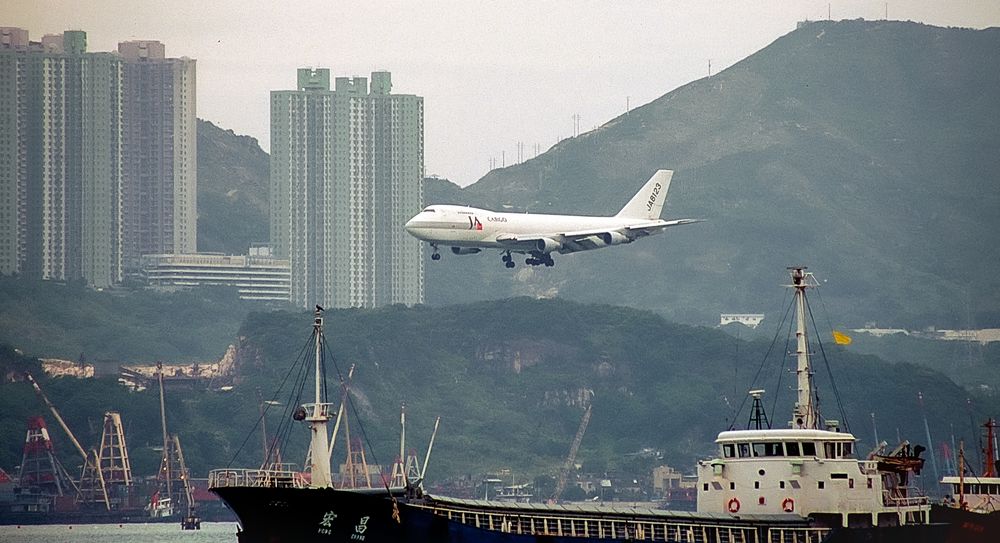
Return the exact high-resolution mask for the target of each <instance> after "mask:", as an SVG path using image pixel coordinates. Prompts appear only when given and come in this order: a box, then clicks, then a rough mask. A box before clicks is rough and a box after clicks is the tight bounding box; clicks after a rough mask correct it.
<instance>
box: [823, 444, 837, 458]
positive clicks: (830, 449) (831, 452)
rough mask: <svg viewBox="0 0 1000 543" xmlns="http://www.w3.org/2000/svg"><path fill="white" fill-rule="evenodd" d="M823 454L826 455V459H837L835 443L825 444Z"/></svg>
mask: <svg viewBox="0 0 1000 543" xmlns="http://www.w3.org/2000/svg"><path fill="white" fill-rule="evenodd" d="M823 453H824V454H825V457H826V458H836V457H837V449H836V447H835V446H834V444H833V443H824V444H823Z"/></svg>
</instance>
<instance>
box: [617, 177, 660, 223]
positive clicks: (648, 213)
mask: <svg viewBox="0 0 1000 543" xmlns="http://www.w3.org/2000/svg"><path fill="white" fill-rule="evenodd" d="M673 176H674V171H673V170H657V171H656V173H654V174H653V177H650V178H649V181H646V184H645V185H643V187H642V189H640V190H639V192H637V193H635V196H633V197H632V199H631V200H629V201H628V203H627V204H625V207H623V208H622V210H621V211H619V212H618V214H617V215H615V217H622V218H627V219H649V220H656V219H659V218H660V212H661V211H663V203H664V202H666V201H667V189H669V188H670V179H671V178H672V177H673Z"/></svg>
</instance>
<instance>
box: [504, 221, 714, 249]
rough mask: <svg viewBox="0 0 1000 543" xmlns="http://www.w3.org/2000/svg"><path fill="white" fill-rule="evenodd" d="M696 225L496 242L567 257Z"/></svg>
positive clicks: (657, 224) (651, 225) (507, 237)
mask: <svg viewBox="0 0 1000 543" xmlns="http://www.w3.org/2000/svg"><path fill="white" fill-rule="evenodd" d="M695 222H701V220H699V219H676V220H672V221H664V220H656V221H649V222H645V223H638V224H632V225H628V226H621V227H617V228H595V229H591V230H576V231H572V232H554V233H551V234H500V235H499V236H497V238H496V240H497V242H498V243H499V244H500V245H501V246H503V247H504V248H505V249H507V250H510V251H516V252H523V253H529V252H534V251H538V252H543V253H549V252H553V251H558V252H560V253H563V254H566V253H575V252H578V251H588V250H590V249H599V248H601V247H607V246H609V245H619V244H622V243H631V242H633V241H635V240H636V239H638V238H641V237H644V236H648V235H651V234H655V233H657V232H659V231H661V230H663V229H665V228H668V227H670V226H678V225H682V224H691V223H695Z"/></svg>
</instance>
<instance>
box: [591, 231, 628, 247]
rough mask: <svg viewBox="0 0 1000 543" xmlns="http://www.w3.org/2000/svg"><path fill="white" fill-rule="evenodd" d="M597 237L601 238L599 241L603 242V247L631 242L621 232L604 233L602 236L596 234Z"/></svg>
mask: <svg viewBox="0 0 1000 543" xmlns="http://www.w3.org/2000/svg"><path fill="white" fill-rule="evenodd" d="M598 237H600V238H601V241H603V242H604V244H605V245H620V244H622V243H631V242H632V239H631V238H629V237H628V236H626V235H625V234H622V233H621V232H604V233H602V234H598Z"/></svg>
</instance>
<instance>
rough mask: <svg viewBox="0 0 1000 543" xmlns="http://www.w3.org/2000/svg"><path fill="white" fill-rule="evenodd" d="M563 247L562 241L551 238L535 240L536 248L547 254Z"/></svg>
mask: <svg viewBox="0 0 1000 543" xmlns="http://www.w3.org/2000/svg"><path fill="white" fill-rule="evenodd" d="M561 247H562V243H559V242H558V241H556V240H554V239H551V238H542V239H540V240H538V241H536V242H535V250H536V251H538V252H539V253H542V254H546V255H547V254H549V253H551V252H552V251H558V250H559V248H561Z"/></svg>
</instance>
